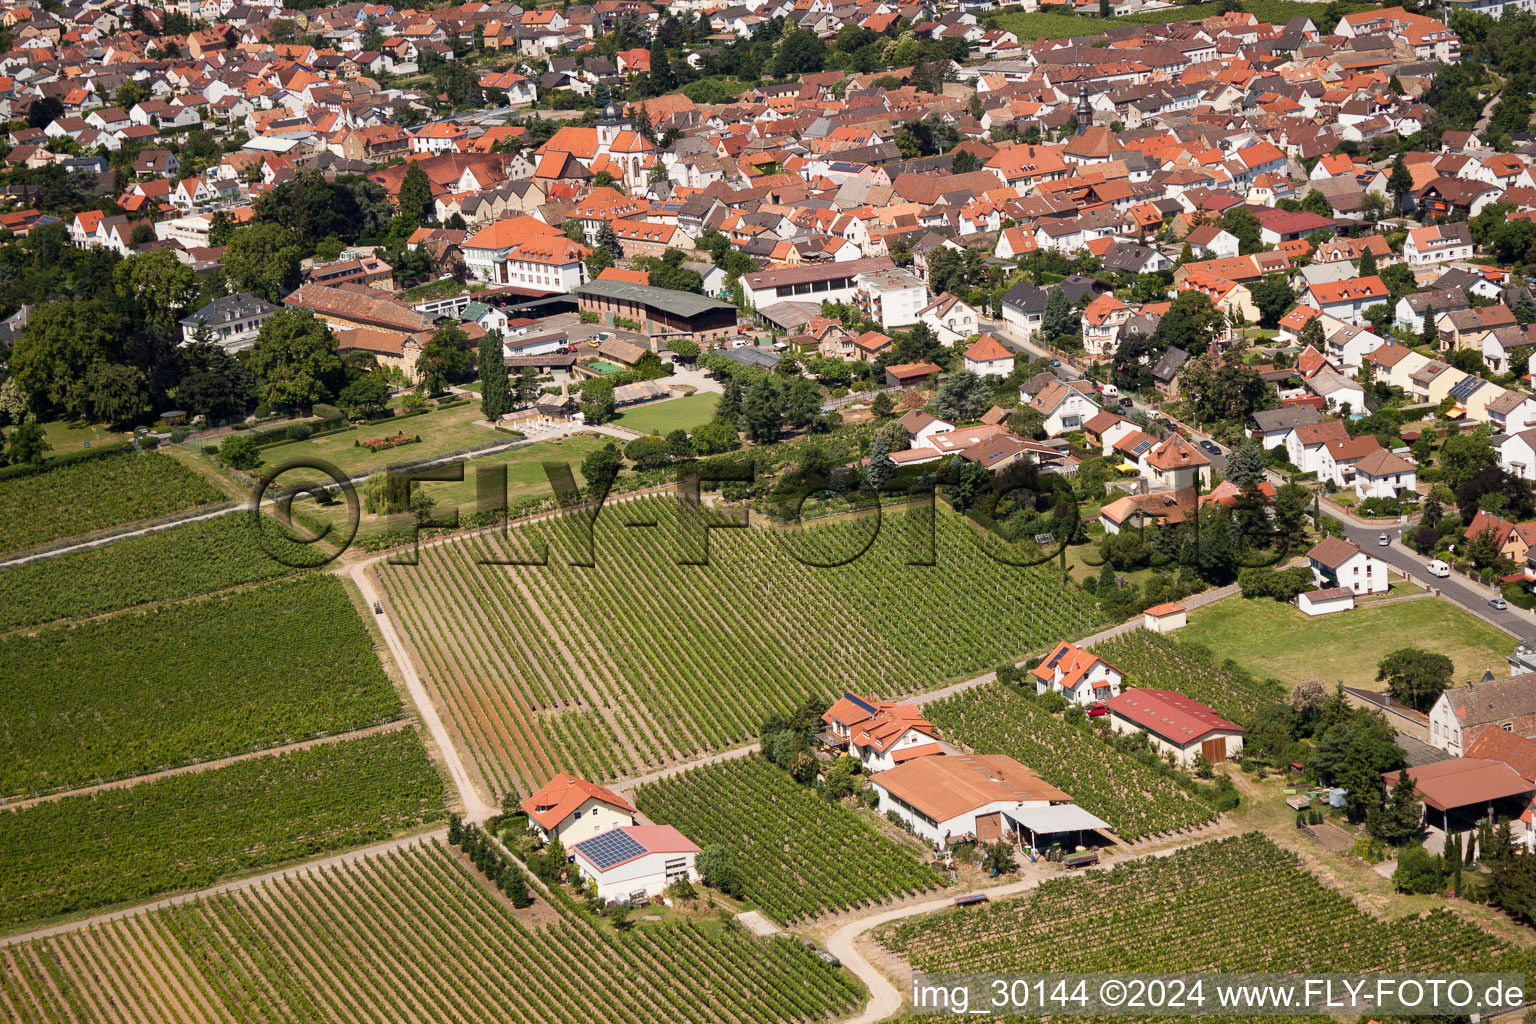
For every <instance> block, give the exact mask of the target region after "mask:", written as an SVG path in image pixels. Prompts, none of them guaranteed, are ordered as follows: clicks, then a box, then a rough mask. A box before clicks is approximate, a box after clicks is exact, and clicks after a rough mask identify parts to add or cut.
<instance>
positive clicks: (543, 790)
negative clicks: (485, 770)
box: [523, 772, 635, 848]
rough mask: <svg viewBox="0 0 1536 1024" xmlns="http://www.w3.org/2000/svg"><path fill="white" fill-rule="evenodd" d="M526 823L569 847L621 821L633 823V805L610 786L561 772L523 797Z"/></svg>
mask: <svg viewBox="0 0 1536 1024" xmlns="http://www.w3.org/2000/svg"><path fill="white" fill-rule="evenodd" d="M523 813H525V814H527V815H528V826H529V827H530V828H532V829H533V830H534V831H535V832H537V833H539V834H540V835H542V836H543V837H544V838H545V839H546V840H547V839H549V838H550V837H551V836H554V837H557V838H559V840H560V842H561V843H562V844H563V845H564V846H566V847H567V848H569V847H570V845H571V844H572V843H575V842H579V841H581V840H583V839H587V838H590V837H591V836H595V835H600V834H601V833H603V832H607V831H609V830H610V829H615V828H618V827H620V826H621V825H633V824H634V822H635V808H634V805H632V804H631V803H630V802H629V801H628V800H625V799H624V798H623V797H622V796H619V794H617V793H615V792H614V791H613V790H611V789H607V788H605V787H603V786H599V785H597V784H596V783H593V782H588V781H587V780H586V779H582V778H577V777H576V776H575V775H571V774H569V773H567V772H561V773H560V774H559V775H556V776H555V777H554V778H552V779H550V780H549V781H548V782H546V783H545V784H544V785H543V786H542V787H540V788H539V791H538V792H536V793H534V794H533V795H532V796H530V797H529V798H528V799H526V800H524V801H523Z"/></svg>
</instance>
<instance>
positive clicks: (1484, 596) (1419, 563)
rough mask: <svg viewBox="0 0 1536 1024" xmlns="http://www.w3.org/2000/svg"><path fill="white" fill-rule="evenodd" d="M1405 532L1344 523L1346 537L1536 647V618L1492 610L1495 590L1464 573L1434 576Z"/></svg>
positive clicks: (1446, 597) (1457, 603) (1511, 611)
mask: <svg viewBox="0 0 1536 1024" xmlns="http://www.w3.org/2000/svg"><path fill="white" fill-rule="evenodd" d="M1404 529H1406V527H1402V526H1392V527H1388V528H1385V529H1384V528H1383V527H1380V526H1360V525H1357V524H1354V523H1351V522H1349V521H1348V520H1344V536H1345V537H1347V538H1348V539H1349V540H1351V541H1353V542H1354V543H1356V544H1358V545H1360V546H1361V547H1362V548H1364V549H1365V550H1366V551H1368V552H1370V553H1371V554H1372V555H1375V556H1376V557H1377V558H1380V559H1382V560H1383V561H1385V562H1387V563H1388V564H1389V565H1391V566H1393V567H1394V568H1397V569H1401V570H1402V571H1403V572H1405V573H1407V574H1408V575H1410V576H1412V577H1414V578H1415V579H1417V580H1419V581H1421V582H1425V583H1428V584H1429V585H1430V586H1432V587H1434V588H1435V589H1436V590H1438V591H1440V596H1442V597H1444V598H1445V599H1446V600H1448V601H1450V602H1452V603H1453V604H1456V605H1459V606H1460V607H1462V608H1464V609H1466V610H1467V611H1469V612H1471V613H1472V614H1473V615H1476V616H1477V617H1478V618H1480V619H1482V620H1484V621H1485V622H1488V623H1491V624H1492V625H1494V626H1497V627H1498V628H1499V629H1502V630H1503V631H1504V632H1506V633H1508V634H1510V635H1511V636H1513V637H1516V638H1517V639H1519V640H1521V641H1522V642H1524V643H1525V644H1527V645H1528V646H1531V647H1536V616H1532V615H1531V613H1529V612H1525V611H1521V610H1520V609H1518V608H1514V607H1510V608H1509V609H1508V610H1506V611H1499V610H1498V609H1496V608H1490V607H1489V606H1488V598H1490V597H1492V596H1493V595H1494V593H1495V591H1494V590H1493V589H1492V588H1490V587H1485V586H1483V585H1482V584H1481V583H1476V582H1474V581H1472V580H1469V579H1467V577H1465V576H1462V575H1460V574H1457V573H1452V574H1451V575H1450V576H1448V577H1446V578H1444V579H1438V578H1436V577H1433V576H1431V575H1430V574H1429V569H1428V568H1427V567H1428V565H1429V559H1427V558H1425V557H1424V556H1422V555H1420V554H1418V553H1417V552H1415V551H1413V550H1412V549H1411V548H1409V547H1407V546H1406V545H1404V544H1403V542H1402V531H1403V530H1404ZM1383 532H1385V533H1386V534H1387V535H1388V536H1390V537H1391V538H1392V543H1391V544H1390V545H1389V546H1387V547H1382V546H1380V537H1381V534H1382V533H1383Z"/></svg>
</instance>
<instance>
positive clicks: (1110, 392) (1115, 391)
mask: <svg viewBox="0 0 1536 1024" xmlns="http://www.w3.org/2000/svg"><path fill="white" fill-rule="evenodd" d="M1099 390H1100V391H1101V392H1103V394H1104V397H1105V398H1119V397H1120V389H1119V388H1117V387H1115V386H1114V385H1113V384H1101V385H1099Z"/></svg>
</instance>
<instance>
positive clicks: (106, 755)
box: [0, 575, 400, 796]
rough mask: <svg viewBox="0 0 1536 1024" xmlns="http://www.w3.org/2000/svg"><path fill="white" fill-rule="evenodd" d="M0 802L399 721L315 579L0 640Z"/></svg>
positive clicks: (353, 629)
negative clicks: (3, 681)
mask: <svg viewBox="0 0 1536 1024" xmlns="http://www.w3.org/2000/svg"><path fill="white" fill-rule="evenodd" d="M0 677H3V678H6V679H9V680H10V684H9V685H8V686H5V687H3V688H0V795H5V796H17V795H21V794H26V793H33V792H37V791H41V790H49V789H56V788H59V787H63V786H80V785H89V784H92V783H94V782H97V781H99V780H102V779H114V778H119V777H122V776H125V775H132V774H137V773H142V772H151V771H158V770H160V769H163V768H168V767H172V766H175V765H180V764H185V763H188V762H190V761H193V760H201V759H206V758H211V757H219V756H221V755H225V754H230V753H235V752H239V751H243V750H247V749H250V748H252V747H254V746H257V745H263V744H271V743H284V742H294V741H297V740H301V739H306V738H309V737H311V736H313V735H315V734H316V733H321V732H343V731H347V730H350V729H354V728H360V727H363V726H367V725H372V724H376V723H378V722H381V721H385V720H388V719H392V718H395V717H397V716H398V715H399V713H400V697H399V695H398V694H397V693H396V692H395V690H394V688H393V687H392V686H391V685H390V682H389V680H388V679H387V678H385V676H384V671H383V669H382V668H381V667H380V665H379V660H378V658H377V657H376V656H375V654H374V652H373V649H372V646H371V642H370V639H369V636H368V632H367V630H366V629H364V627H363V624H362V622H361V621H359V619H358V617H357V615H356V614H355V613H354V611H353V609H352V605H351V602H350V601H349V600H348V598H347V595H346V593H345V591H344V590H343V589H342V585H341V582H340V581H339V580H337V579H336V578H335V577H334V576H329V575H317V576H312V577H310V578H308V579H305V580H298V581H294V582H292V583H279V584H274V585H273V586H269V587H259V588H256V589H254V590H243V591H238V592H236V593H234V594H232V595H230V596H229V597H225V598H212V599H208V600H204V601H196V602H190V603H187V604H177V605H170V606H167V607H164V608H160V609H156V610H154V611H151V612H149V613H147V614H144V615H137V614H127V615H118V616H113V617H112V618H108V619H99V620H96V621H93V622H87V623H84V624H82V625H79V626H74V627H60V628H54V629H50V630H46V631H44V632H42V633H39V634H37V635H33V636H23V635H13V636H9V637H6V638H4V639H0Z"/></svg>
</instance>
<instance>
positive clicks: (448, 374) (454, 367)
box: [416, 323, 470, 394]
mask: <svg viewBox="0 0 1536 1024" xmlns="http://www.w3.org/2000/svg"><path fill="white" fill-rule="evenodd" d="M469 352H470V346H469V335H468V334H466V333H464V329H463V328H462V327H459V326H458V325H457V324H451V323H449V324H444V325H443V326H441V327H439V328H438V329H437V330H435V331H433V332H432V337H430V338H428V339H427V343H426V344H425V345H423V346H422V347H421V358H420V359H418V360H417V361H416V369H417V372H418V373H420V374H421V375H422V387H423V388H425V389H426V390H427V391H430V392H432V393H433V394H438V393H440V392H442V391H445V390H447V387H448V385H449V383H451V382H453V381H456V380H461V379H463V378H464V377H465V376H466V375H467V374H468V373H469V362H470V359H469Z"/></svg>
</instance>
